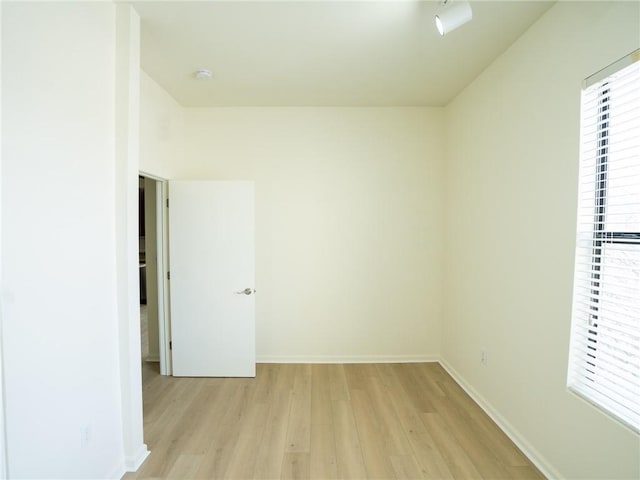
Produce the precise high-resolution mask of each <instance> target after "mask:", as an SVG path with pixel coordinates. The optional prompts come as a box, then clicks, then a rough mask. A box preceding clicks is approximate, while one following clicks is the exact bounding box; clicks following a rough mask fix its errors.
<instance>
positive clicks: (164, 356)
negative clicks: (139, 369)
mask: <svg viewBox="0 0 640 480" xmlns="http://www.w3.org/2000/svg"><path fill="white" fill-rule="evenodd" d="M165 185H166V182H165V181H163V180H161V179H157V178H154V177H151V176H148V175H145V174H140V175H139V177H138V205H139V208H138V252H139V254H138V260H139V262H138V263H139V275H140V293H139V297H140V339H141V349H140V350H141V356H142V362H143V370H144V369H145V368H147V367H149V368H153V369H154V370H156V371H157V372H159V373H160V374H161V375H171V357H170V354H169V353H170V352H169V348H170V341H169V338H168V337H169V335H168V332H169V326H168V321H169V319H168V295H167V291H168V290H167V288H168V284H167V282H166V272H167V269H166V265H167V252H166V245H167V241H166V214H165V209H164V204H165V202H164V196H165V191H166V188H165ZM154 365H155V366H154Z"/></svg>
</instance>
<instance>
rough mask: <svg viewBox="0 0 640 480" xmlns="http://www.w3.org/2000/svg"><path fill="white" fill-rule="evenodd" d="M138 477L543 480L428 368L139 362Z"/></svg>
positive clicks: (437, 369) (437, 370)
mask: <svg viewBox="0 0 640 480" xmlns="http://www.w3.org/2000/svg"><path fill="white" fill-rule="evenodd" d="M143 395H144V430H145V440H146V443H147V445H148V447H149V449H150V450H151V455H150V456H149V458H148V459H147V460H146V461H145V463H144V464H143V465H142V467H141V468H140V469H139V470H138V472H136V473H129V474H127V475H125V477H124V479H125V480H137V479H140V480H142V479H238V480H245V479H246V480H248V479H280V478H281V479H318V480H325V479H326V480H329V479H354V480H360V479H419V478H427V479H542V478H544V477H543V476H542V475H541V474H540V472H539V471H538V470H537V469H536V468H535V467H534V466H533V465H532V464H531V462H530V461H529V460H528V459H527V458H526V457H525V456H524V455H523V454H522V453H521V452H520V451H519V450H518V448H517V447H516V446H515V445H514V444H513V443H512V442H511V441H510V440H509V439H508V438H507V437H506V435H505V434H504V433H502V431H501V430H500V429H499V428H498V427H497V426H496V425H495V424H494V423H493V422H492V421H491V419H490V418H489V417H488V416H487V415H486V414H485V413H484V412H483V411H482V410H481V409H480V408H479V407H478V406H477V405H476V404H475V403H474V402H473V400H471V398H469V396H468V395H467V394H466V393H465V392H464V391H463V390H462V389H461V388H460V386H458V385H457V384H456V383H455V381H454V380H453V379H452V378H451V377H450V376H449V375H448V374H447V373H446V372H445V370H444V369H443V368H442V367H441V366H440V365H439V364H437V363H421V364H375V365H374V364H358V365H308V364H301V365H293V364H259V365H258V366H257V375H256V378H255V379H237V378H173V377H162V376H160V375H159V374H158V366H157V364H149V363H145V364H144V365H143Z"/></svg>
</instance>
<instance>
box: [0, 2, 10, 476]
mask: <svg viewBox="0 0 640 480" xmlns="http://www.w3.org/2000/svg"><path fill="white" fill-rule="evenodd" d="M1 38H2V3H1V2H0V43H1V42H2V40H1ZM1 57H2V48H1V46H0V92H2V59H1ZM0 111H2V95H0ZM0 178H2V115H0ZM0 193H1V187H0ZM0 198H2V195H0ZM1 251H2V202H1V200H0V252H1ZM1 267H2V254H1V253H0V272H1V271H2V268H1ZM1 291H2V277H1V276H0V292H1ZM2 329H3V323H2V298H1V297H0V478H8V477H9V473H8V471H9V468H8V464H7V428H6V421H5V419H6V417H7V415H6V411H5V410H6V402H5V392H4V353H3V351H4V348H3V337H2Z"/></svg>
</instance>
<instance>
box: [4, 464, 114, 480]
mask: <svg viewBox="0 0 640 480" xmlns="http://www.w3.org/2000/svg"><path fill="white" fill-rule="evenodd" d="M125 473H127V471H126V469H125V468H124V464H122V463H121V464H120V465H118V466H117V467H115V468H114V469H113V470H112V471H111V473H110V474H109V475H107V476H106V478H108V479H110V480H120V479H121V478H122V477H123V475H124V474H125ZM2 478H5V477H2Z"/></svg>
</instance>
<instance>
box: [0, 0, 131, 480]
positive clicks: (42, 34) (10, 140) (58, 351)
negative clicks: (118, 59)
mask: <svg viewBox="0 0 640 480" xmlns="http://www.w3.org/2000/svg"><path fill="white" fill-rule="evenodd" d="M114 12H115V7H114V5H113V4H110V3H58V2H56V3H37V4H36V3H4V4H3V15H2V35H3V45H2V47H3V51H2V75H3V77H2V97H3V98H2V100H3V103H2V116H3V124H2V128H3V130H2V137H3V145H2V169H3V171H2V174H3V175H2V235H3V238H2V259H3V265H2V275H3V285H2V286H3V292H2V294H3V323H4V325H3V326H4V336H5V338H6V339H10V341H6V342H5V343H4V355H5V356H4V359H5V381H6V409H7V438H8V465H9V474H10V476H11V477H12V478H104V477H107V476H117V475H119V474H120V473H121V472H122V468H123V426H122V417H121V414H122V412H121V397H120V391H121V390H120V374H119V360H120V359H119V350H118V344H119V338H118V321H117V302H116V268H115V250H116V242H115V234H114V226H115V220H116V213H115V205H116V200H115V185H114V183H115V164H114V155H115V151H114V136H115V129H114V127H115V117H114V103H115V97H114V92H115V75H114V65H115V15H114Z"/></svg>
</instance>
